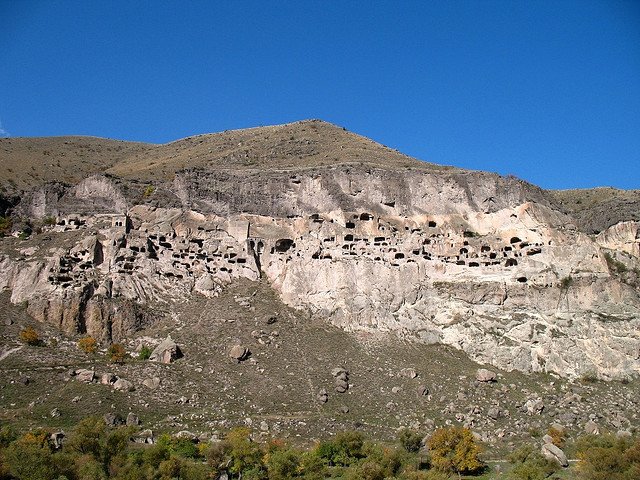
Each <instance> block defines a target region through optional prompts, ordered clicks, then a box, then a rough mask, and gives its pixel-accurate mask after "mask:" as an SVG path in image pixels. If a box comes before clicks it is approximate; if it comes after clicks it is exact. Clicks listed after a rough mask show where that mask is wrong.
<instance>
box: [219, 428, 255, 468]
mask: <svg viewBox="0 0 640 480" xmlns="http://www.w3.org/2000/svg"><path fill="white" fill-rule="evenodd" d="M225 442H227V443H228V444H229V456H230V457H231V465H230V467H229V471H230V472H232V473H235V474H242V475H243V478H246V477H254V478H260V472H264V470H265V468H264V465H263V464H262V451H261V450H260V446H259V445H258V444H257V443H255V442H254V441H253V440H251V432H250V430H249V429H248V428H243V427H239V428H234V429H232V430H231V431H230V432H229V433H228V434H227V438H226V439H225Z"/></svg>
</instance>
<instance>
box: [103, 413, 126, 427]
mask: <svg viewBox="0 0 640 480" xmlns="http://www.w3.org/2000/svg"><path fill="white" fill-rule="evenodd" d="M102 418H103V420H104V423H105V425H107V426H108V427H115V426H116V425H122V424H123V423H124V420H123V419H122V417H121V416H120V415H118V414H117V413H113V412H109V413H105V415H104V416H103V417H102Z"/></svg>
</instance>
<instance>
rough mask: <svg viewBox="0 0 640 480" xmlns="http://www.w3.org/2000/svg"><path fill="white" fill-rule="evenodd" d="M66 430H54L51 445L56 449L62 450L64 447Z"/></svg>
mask: <svg viewBox="0 0 640 480" xmlns="http://www.w3.org/2000/svg"><path fill="white" fill-rule="evenodd" d="M64 437H65V435H64V432H63V431H62V430H60V431H58V432H53V433H52V434H51V436H50V437H49V439H50V440H51V445H52V446H53V448H54V449H55V450H60V449H61V448H62V444H63V443H64Z"/></svg>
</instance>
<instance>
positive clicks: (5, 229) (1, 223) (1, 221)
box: [0, 217, 13, 237]
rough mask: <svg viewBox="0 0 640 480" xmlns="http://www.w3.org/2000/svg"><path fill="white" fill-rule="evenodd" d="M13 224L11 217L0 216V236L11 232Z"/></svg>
mask: <svg viewBox="0 0 640 480" xmlns="http://www.w3.org/2000/svg"><path fill="white" fill-rule="evenodd" d="M12 226H13V222H12V221H11V217H0V237H4V236H5V235H9V234H11V227H12Z"/></svg>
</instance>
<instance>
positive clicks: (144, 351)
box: [138, 345, 153, 360]
mask: <svg viewBox="0 0 640 480" xmlns="http://www.w3.org/2000/svg"><path fill="white" fill-rule="evenodd" d="M152 352H153V350H151V348H150V347H148V346H147V345H143V346H142V348H141V349H140V352H139V353H138V359H140V360H149V357H151V353H152Z"/></svg>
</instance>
